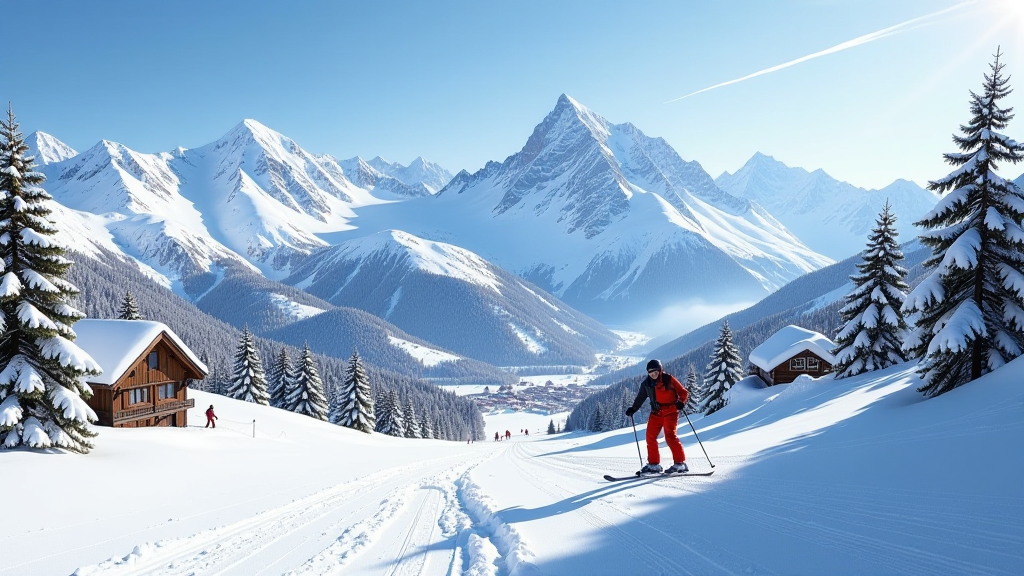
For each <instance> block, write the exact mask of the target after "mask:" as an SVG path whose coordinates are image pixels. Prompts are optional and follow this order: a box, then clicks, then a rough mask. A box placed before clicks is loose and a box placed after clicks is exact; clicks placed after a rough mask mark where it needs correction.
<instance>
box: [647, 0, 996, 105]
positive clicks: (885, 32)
mask: <svg viewBox="0 0 1024 576" xmlns="http://www.w3.org/2000/svg"><path fill="white" fill-rule="evenodd" d="M977 1H978V0H968V1H967V2H961V3H960V4H957V5H955V6H950V7H949V8H946V9H944V10H939V11H938V12H932V13H931V14H926V15H924V16H918V17H917V18H911V19H910V20H907V21H906V22H901V23H899V24H896V25H893V26H889V27H888V28H882V29H881V30H879V31H877V32H871V33H870V34H865V35H863V36H858V37H857V38H854V39H853V40H847V41H846V42H842V43H840V44H836V45H835V46H833V47H831V48H826V49H824V50H821V51H820V52H815V53H814V54H808V55H807V56H802V57H800V58H797V59H796V60H790V61H789V62H785V63H783V64H779V65H777V66H772V67H771V68H765V69H764V70H759V71H757V72H754V73H753V74H747V75H746V76H744V77H742V78H737V79H735V80H729V81H728V82H722V83H721V84H715V85H714V86H709V87H707V88H703V89H701V90H697V91H696V92H690V93H689V94H687V95H686V96H680V97H678V98H673V99H671V100H667V101H665V102H664V103H665V104H669V103H671V102H676V101H678V100H682V99H683V98H689V97H690V96H695V95H697V94H700V93H702V92H707V91H709V90H714V89H715V88H721V87H722V86H728V85H730V84H736V83H737V82H743V81H744V80H750V79H751V78H756V77H757V76H764V75H765V74H770V73H772V72H775V71H777V70H782V69H783V68H789V67H790V66H794V65H796V64H800V63H801V62H806V61H808V60H813V59H815V58H818V57H820V56H827V55H828V54H834V53H836V52H840V51H843V50H846V49H848V48H853V47H855V46H860V45H861V44H867V43H868V42H874V41H875V40H878V39H880V38H885V37H887V36H893V35H895V34H899V33H900V32H904V31H905V30H906V29H907V27H909V26H911V25H913V24H915V23H918V22H920V21H922V20H926V19H928V18H934V17H935V16H939V15H940V14H945V13H946V12H951V11H953V10H959V9H960V8H963V7H964V6H967V5H968V4H975V3H976V2H977Z"/></svg>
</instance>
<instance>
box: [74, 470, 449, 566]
mask: <svg viewBox="0 0 1024 576" xmlns="http://www.w3.org/2000/svg"><path fill="white" fill-rule="evenodd" d="M465 460H466V458H465V457H464V456H458V457H448V458H441V459H436V460H428V461H422V462H413V463H410V464H409V465H407V466H403V467H402V468H401V469H391V470H384V471H381V472H377V473H374V474H370V475H367V476H366V477H363V478H360V479H358V480H355V481H352V482H347V483H344V484H339V485H337V486H334V487H332V488H329V489H327V490H323V491H320V492H317V493H315V494H312V495H310V496H308V497H306V498H302V499H298V500H295V501H293V502H291V503H289V504H286V505H284V506H281V507H278V508H274V509H271V510H267V511H264V512H261V513H259V514H256V515H255V516H252V517H249V518H245V519H243V520H241V521H238V522H235V523H233V524H231V525H228V526H222V527H218V528H214V529H211V530H207V531H204V532H200V533H198V534H194V535H189V536H184V537H181V538H177V539H168V540H162V541H158V542H154V543H146V544H142V545H139V546H136V547H135V549H133V550H132V551H131V552H130V553H129V554H127V555H126V556H124V557H121V558H113V559H111V560H108V561H107V562H103V563H101V564H99V565H97V566H92V567H83V568H81V569H79V570H78V571H77V572H76V574H77V575H79V576H86V575H108V574H109V575H114V574H130V575H133V576H134V575H140V576H141V575H154V576H155V575H172V574H239V575H242V574H251V575H256V574H281V573H284V572H287V571H289V569H290V568H292V567H294V566H295V565H296V563H298V562H301V561H302V560H307V559H308V562H306V563H305V564H303V565H302V567H301V568H299V569H298V570H296V571H295V573H296V574H330V573H335V572H336V571H337V570H338V569H340V568H341V567H342V566H343V565H344V564H345V563H346V561H347V560H348V559H349V558H350V557H353V556H358V555H359V553H360V552H361V551H362V549H363V548H366V547H367V546H369V545H370V544H372V543H373V542H374V541H375V540H376V538H377V537H378V536H379V535H380V534H381V533H382V532H384V533H386V534H389V533H387V532H386V531H385V530H384V529H385V528H387V527H388V526H389V525H390V524H392V523H394V520H395V519H396V518H397V517H400V515H401V513H402V512H403V511H404V510H405V508H406V507H407V504H408V502H409V500H411V499H412V498H413V496H414V494H416V493H417V491H418V488H419V486H420V484H421V483H422V482H423V481H424V478H425V477H429V476H431V475H439V474H447V475H450V474H451V471H452V470H460V469H463V470H464V469H465V467H466V466H467V464H466V463H465ZM419 492H422V491H421V490H420V491H419ZM428 492H429V491H428ZM416 497H417V498H418V499H419V500H418V501H419V502H420V504H421V508H422V504H424V503H427V500H429V502H430V503H431V506H428V507H427V508H429V509H430V510H434V511H436V510H439V509H440V507H439V505H438V502H437V497H436V496H435V497H433V498H432V499H426V500H424V497H423V496H421V495H416ZM420 512H422V509H421V510H420ZM437 523H438V514H436V513H434V512H429V513H428V515H427V517H426V518H425V519H424V520H423V521H417V522H414V523H413V526H412V529H415V530H420V531H423V530H424V527H426V528H431V527H433V526H436V525H437ZM399 524H401V525H402V526H406V524H404V523H399ZM432 533H433V531H432V530H428V531H427V535H428V538H427V539H425V540H423V542H422V544H423V545H429V544H434V543H436V542H433V541H431V540H430V536H431V535H432ZM410 535H411V530H410ZM332 540H333V542H332ZM406 547H407V548H408V546H406ZM452 551H453V553H454V547H453V548H452ZM421 556H423V555H422V554H421ZM311 557H312V558H311ZM398 559H399V560H402V561H404V560H405V558H404V557H403V556H401V555H400V556H399V557H398ZM421 559H422V558H421ZM413 560H415V558H413ZM421 563H422V562H421ZM381 573H384V572H381ZM399 573H401V572H399ZM437 573H439V574H445V573H446V569H445V570H442V571H440V572H437ZM396 574H397V573H396Z"/></svg>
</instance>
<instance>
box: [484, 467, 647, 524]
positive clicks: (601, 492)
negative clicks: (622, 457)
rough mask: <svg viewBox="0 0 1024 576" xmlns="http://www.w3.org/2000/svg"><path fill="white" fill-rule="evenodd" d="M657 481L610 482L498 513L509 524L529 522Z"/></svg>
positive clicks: (563, 512) (572, 509) (569, 510)
mask: <svg viewBox="0 0 1024 576" xmlns="http://www.w3.org/2000/svg"><path fill="white" fill-rule="evenodd" d="M655 481H656V479H655V478H652V479H650V480H630V481H627V482H623V483H615V484H609V485H607V486H602V487H601V488H595V489H594V490H591V491H589V492H584V493H582V494H574V495H572V496H569V497H568V498H565V499H564V500H559V501H558V502H553V503H551V504H548V505H546V506H541V507H539V508H523V507H521V506H512V507H510V508H505V509H503V510H499V511H498V512H497V515H498V516H499V517H500V518H501V519H502V520H503V521H504V522H506V523H508V524H514V523H516V522H528V521H530V520H537V519H539V518H549V517H551V516H557V515H559V514H565V513H566V512H572V511H574V510H578V509H580V508H582V507H584V506H586V505H587V504H590V503H591V502H593V501H594V500H597V499H599V498H604V497H606V496H610V495H612V494H615V493H617V492H623V491H625V490H628V489H630V488H636V487H637V486H643V485H646V484H650V483H651V482H655Z"/></svg>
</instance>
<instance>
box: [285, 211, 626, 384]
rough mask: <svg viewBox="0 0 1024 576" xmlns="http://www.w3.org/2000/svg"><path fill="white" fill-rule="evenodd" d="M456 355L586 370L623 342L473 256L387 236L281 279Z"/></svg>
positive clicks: (405, 236) (395, 233)
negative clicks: (599, 354) (601, 353)
mask: <svg viewBox="0 0 1024 576" xmlns="http://www.w3.org/2000/svg"><path fill="white" fill-rule="evenodd" d="M285 282H286V283H289V284H292V285H294V286H296V287H298V288H302V289H303V290H305V291H307V292H309V293H310V294H313V295H315V296H319V297H320V298H323V299H324V300H327V301H329V302H331V303H332V304H336V305H339V306H352V307H355V308H359V309H362V310H366V311H367V312H370V313H372V314H374V315H376V316H379V317H380V318H384V319H386V320H388V321H389V322H392V323H394V324H395V325H396V326H398V327H400V328H402V329H403V330H405V331H407V332H409V333H410V334H415V335H416V336H419V337H421V338H424V339H426V340H428V341H430V342H435V343H437V344H439V345H441V346H443V347H445V348H448V349H450V350H453V351H455V352H458V353H461V354H465V355H468V356H471V357H473V358H477V359H480V360H484V361H487V362H490V363H492V364H498V365H503V366H508V365H538V364H540V365H544V364H583V365H589V364H591V363H592V362H593V358H594V354H595V352H598V351H601V350H608V349H612V348H614V347H615V346H616V344H617V343H618V338H617V337H616V336H615V335H614V334H612V333H611V332H609V331H608V330H607V329H605V328H604V327H602V326H601V325H599V324H597V323H596V322H594V321H593V320H591V319H590V318H587V317H586V316H583V315H582V314H580V313H578V312H576V311H575V310H572V309H571V308H569V307H568V306H566V305H565V304H564V303H562V302H560V301H559V300H558V299H557V298H555V297H554V296H552V295H550V294H547V293H545V292H543V291H542V290H541V289H539V288H537V287H535V286H530V285H529V283H527V282H525V281H523V280H521V279H519V278H517V277H515V276H513V275H511V274H509V273H508V272H505V271H504V270H502V269H501V268H498V267H497V266H494V265H493V264H491V263H489V262H487V261H486V260H484V259H483V258H481V257H480V256H478V255H477V254H474V253H473V252H470V251H468V250H466V249H463V248H459V247H457V246H453V245H450V244H445V243H443V242H433V241H428V240H424V239H422V238H418V237H416V236H413V235H412V234H409V233H407V232H402V231H399V230H386V231H382V232H379V233H377V234H372V235H370V236H366V237H363V238H357V239H354V240H349V241H346V242H343V243H341V244H339V245H337V246H334V247H331V248H329V249H326V250H323V251H321V252H318V253H316V254H314V255H313V256H311V257H310V258H309V259H308V260H307V261H306V262H305V263H304V264H303V265H302V266H300V267H299V268H297V269H296V271H295V273H294V274H293V275H292V276H291V277H289V278H287V279H286V280H285Z"/></svg>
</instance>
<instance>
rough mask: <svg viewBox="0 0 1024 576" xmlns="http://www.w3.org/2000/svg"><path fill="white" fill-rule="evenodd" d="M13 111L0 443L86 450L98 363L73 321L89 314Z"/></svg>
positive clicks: (5, 182)
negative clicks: (90, 379)
mask: <svg viewBox="0 0 1024 576" xmlns="http://www.w3.org/2000/svg"><path fill="white" fill-rule="evenodd" d="M28 149H29V147H28V145H26V144H25V140H24V138H23V136H22V134H21V133H20V132H19V131H18V124H17V122H16V121H15V118H14V112H13V111H12V110H11V109H10V107H8V110H7V119H6V120H0V257H2V258H0V274H3V276H2V280H0V367H2V370H0V446H2V447H4V448H15V447H17V446H27V447H30V448H49V447H57V448H63V449H66V450H70V451H72V452H80V453H87V452H89V450H90V449H91V448H92V447H93V445H92V443H91V442H90V439H91V438H93V437H95V436H96V433H95V432H93V431H92V430H90V429H89V426H88V423H89V422H95V421H96V414H95V412H93V410H92V409H91V408H89V406H88V404H86V402H85V400H87V399H88V398H89V397H90V396H92V389H91V388H90V387H89V386H88V385H87V384H85V383H84V382H83V380H82V378H83V377H84V376H89V375H95V374H99V373H100V369H101V368H100V366H98V365H97V364H96V362H95V361H93V359H92V358H90V357H89V355H88V354H86V353H85V352H84V351H83V350H82V349H81V348H79V347H78V346H76V345H75V343H74V340H75V332H74V330H73V329H72V325H73V324H74V323H75V322H77V321H78V320H80V319H81V318H84V317H85V315H84V314H82V313H81V312H79V311H78V310H76V309H74V308H72V307H71V306H70V305H69V304H68V303H69V302H70V301H71V299H72V298H73V297H74V296H75V295H76V294H77V293H78V289H77V288H75V287H74V286H73V285H72V284H71V283H69V282H67V281H66V280H64V276H65V275H66V274H67V273H68V269H69V268H70V267H71V261H70V260H68V259H66V258H65V257H64V248H63V247H62V246H60V245H59V244H58V243H57V242H56V240H55V238H54V235H55V234H56V232H57V230H56V229H55V228H54V225H53V222H51V221H50V219H49V215H50V209H49V208H48V207H47V205H46V202H47V201H48V200H50V199H51V197H50V195H49V194H47V193H46V191H45V190H43V189H42V188H41V185H42V183H43V182H44V181H45V177H44V176H43V175H42V174H40V173H39V172H36V171H35V167H34V158H33V157H32V156H25V152H27V151H28Z"/></svg>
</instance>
